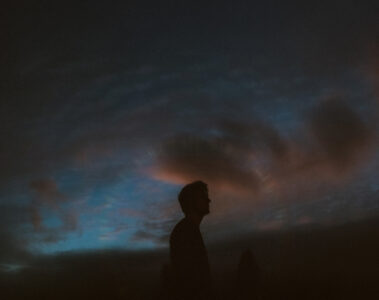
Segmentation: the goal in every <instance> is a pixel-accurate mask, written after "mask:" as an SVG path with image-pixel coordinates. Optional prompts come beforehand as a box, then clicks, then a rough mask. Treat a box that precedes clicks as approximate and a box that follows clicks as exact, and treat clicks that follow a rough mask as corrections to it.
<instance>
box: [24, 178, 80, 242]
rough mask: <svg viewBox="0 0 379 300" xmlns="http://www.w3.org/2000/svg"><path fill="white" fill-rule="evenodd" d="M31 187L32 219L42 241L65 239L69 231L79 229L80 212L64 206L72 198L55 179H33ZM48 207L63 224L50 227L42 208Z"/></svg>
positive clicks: (36, 232) (50, 212)
mask: <svg viewBox="0 0 379 300" xmlns="http://www.w3.org/2000/svg"><path fill="white" fill-rule="evenodd" d="M29 186H30V189H31V191H32V192H34V198H33V199H32V202H31V205H30V209H29V210H30V220H31V224H32V225H33V227H34V231H35V234H37V236H38V238H39V239H40V240H41V241H42V242H46V243H55V242H57V241H59V240H61V239H64V235H65V233H67V232H73V231H76V230H77V229H78V213H77V211H76V210H74V209H71V208H69V207H65V206H63V204H64V203H65V202H68V201H69V200H70V199H69V198H68V197H67V196H66V195H65V194H64V193H63V192H61V191H60V189H59V188H58V185H57V183H56V181H55V180H53V179H50V178H45V179H39V180H33V181H31V182H30V185H29ZM43 208H45V209H48V211H49V214H50V215H51V214H55V215H56V216H57V217H58V218H59V219H60V220H61V223H62V224H61V226H59V227H57V228H50V227H49V226H48V225H47V224H46V222H44V217H43V214H42V213H41V210H42V209H43Z"/></svg>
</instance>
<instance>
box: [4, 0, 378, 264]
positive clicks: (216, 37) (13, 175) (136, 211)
mask: <svg viewBox="0 0 379 300" xmlns="http://www.w3.org/2000/svg"><path fill="white" fill-rule="evenodd" d="M177 2H178V1H172V2H165V1H152V2H147V1H136V2H134V3H133V2H128V1H120V2H116V1H111V2H110V1H103V2H102V1H61V2H57V1H54V2H51V1H23V2H22V1H18V2H17V3H16V4H9V5H6V6H4V9H2V12H1V20H2V26H1V29H0V34H1V38H2V41H3V43H2V47H1V49H0V54H1V57H0V59H1V65H2V68H1V70H0V76H1V110H0V114H1V127H0V128H1V146H0V155H1V158H2V168H1V170H0V179H1V181H0V245H1V248H0V264H2V265H3V266H6V265H7V264H8V263H9V262H10V261H12V262H15V261H16V262H17V261H18V259H19V258H20V259H21V257H23V255H25V253H34V254H56V253H59V252H60V251H71V250H75V251H84V250H96V249H99V250H100V249H110V248H117V249H125V250H136V251H139V250H141V251H142V250H146V249H153V250H154V249H160V248H162V247H163V248H164V247H167V235H168V234H169V232H170V230H171V229H172V226H173V225H174V224H175V222H177V220H179V219H180V217H181V216H180V211H179V206H178V204H177V200H176V197H177V194H178V192H179V191H180V189H181V187H182V186H183V185H184V184H185V183H189V182H191V181H193V180H196V179H201V180H204V181H205V182H207V183H208V184H209V191H210V197H211V199H212V203H211V214H210V215H209V217H207V218H206V220H205V221H204V225H203V227H202V228H203V232H204V236H205V238H206V239H207V241H227V240H228V239H230V237H231V236H239V235H241V236H242V235H245V234H248V233H250V232H267V231H273V230H274V231H275V230H279V231H280V230H288V229H291V228H298V227H302V226H315V227H320V226H322V227H324V226H326V227H328V226H334V225H336V224H342V223H349V222H353V221H357V220H358V221H359V220H365V219H368V218H371V217H377V216H378V215H379V200H378V199H379V197H378V196H379V184H378V168H379V156H378V151H377V150H378V133H379V131H378V101H379V100H378V95H379V90H378V84H379V71H378V70H379V69H378V68H379V58H378V53H379V38H378V37H379V23H378V21H377V20H378V9H379V7H378V4H377V1H348V0H345V1H328V3H326V2H325V3H320V1H298V2H288V1H264V2H263V1H259V2H258V1H257V2H255V1H246V2H243V1H241V2H236V3H234V2H233V4H232V2H230V1H217V2H214V3H210V2H208V3H209V4H202V6H199V5H198V3H197V5H195V4H191V3H177Z"/></svg>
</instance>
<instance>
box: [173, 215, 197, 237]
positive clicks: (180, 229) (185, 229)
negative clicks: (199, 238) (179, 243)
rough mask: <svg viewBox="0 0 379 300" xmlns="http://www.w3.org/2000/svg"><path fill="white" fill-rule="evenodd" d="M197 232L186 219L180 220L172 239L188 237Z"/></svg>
mask: <svg viewBox="0 0 379 300" xmlns="http://www.w3.org/2000/svg"><path fill="white" fill-rule="evenodd" d="M195 231H196V227H195V226H194V225H193V224H192V223H191V222H190V221H189V220H188V219H186V218H183V219H182V220H180V221H179V222H178V223H177V224H176V225H175V227H174V229H173V230H172V232H171V239H172V238H175V237H176V236H178V235H179V236H181V235H188V234H191V233H193V232H195Z"/></svg>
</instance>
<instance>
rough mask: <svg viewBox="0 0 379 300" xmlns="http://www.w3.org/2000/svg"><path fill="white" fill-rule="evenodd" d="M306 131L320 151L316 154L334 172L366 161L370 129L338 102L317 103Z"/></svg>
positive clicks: (370, 134)
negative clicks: (308, 131)
mask: <svg viewBox="0 0 379 300" xmlns="http://www.w3.org/2000/svg"><path fill="white" fill-rule="evenodd" d="M309 129H310V133H311V134H312V135H313V137H314V138H315V140H316V141H317V143H318V144H319V146H320V148H319V149H317V150H316V151H322V152H323V153H320V152H319V153H317V152H316V153H317V154H318V155H321V156H323V157H324V159H325V162H326V163H327V164H328V165H329V166H330V167H331V168H333V169H334V170H335V171H342V172H343V171H347V170H348V169H349V168H350V167H352V166H353V165H355V164H356V163H357V162H359V161H362V160H364V159H365V158H366V157H365V156H366V153H365V150H367V147H368V145H369V144H370V141H371V139H372V129H370V128H369V124H367V123H366V122H364V121H363V120H362V119H361V118H360V116H359V115H358V114H357V113H356V112H355V111H354V110H353V109H351V107H349V106H348V105H347V104H346V103H344V102H343V101H342V100H341V99H338V98H331V99H327V100H326V101H323V102H321V103H320V104H319V105H318V106H316V107H315V108H314V109H313V110H312V112H311V113H310V115H309Z"/></svg>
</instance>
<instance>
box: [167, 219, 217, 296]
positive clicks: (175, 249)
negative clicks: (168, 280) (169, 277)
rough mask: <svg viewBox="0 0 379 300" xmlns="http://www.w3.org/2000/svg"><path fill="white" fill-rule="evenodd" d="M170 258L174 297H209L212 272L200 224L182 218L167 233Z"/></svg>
mask: <svg viewBox="0 0 379 300" xmlns="http://www.w3.org/2000/svg"><path fill="white" fill-rule="evenodd" d="M170 258H171V264H172V267H173V271H174V282H173V285H174V291H175V294H176V298H177V299H210V298H211V291H212V288H211V275H210V268H209V262H208V255H207V250H206V249H205V246H204V242H203V238H202V236H201V233H200V230H199V227H198V226H197V225H196V224H194V223H193V222H192V221H191V220H190V219H187V218H184V219H183V220H181V221H180V222H179V223H178V224H177V225H176V226H175V228H174V230H173V231H172V233H171V236H170Z"/></svg>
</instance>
